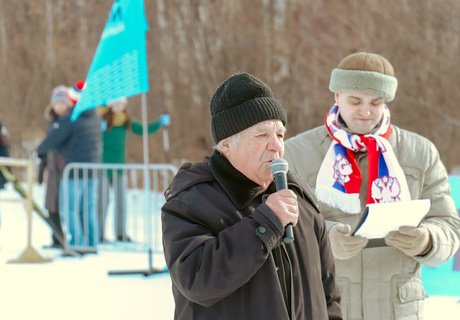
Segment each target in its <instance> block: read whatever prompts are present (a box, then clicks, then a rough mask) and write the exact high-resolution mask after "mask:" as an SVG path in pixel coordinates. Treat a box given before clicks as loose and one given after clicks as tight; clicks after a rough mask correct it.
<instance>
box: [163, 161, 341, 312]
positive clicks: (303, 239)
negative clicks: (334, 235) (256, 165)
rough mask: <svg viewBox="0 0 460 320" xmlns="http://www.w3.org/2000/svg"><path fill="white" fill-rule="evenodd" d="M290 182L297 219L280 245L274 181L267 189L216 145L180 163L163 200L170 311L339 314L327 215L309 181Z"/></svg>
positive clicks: (279, 224) (164, 243)
mask: <svg viewBox="0 0 460 320" xmlns="http://www.w3.org/2000/svg"><path fill="white" fill-rule="evenodd" d="M288 183H289V188H290V189H292V190H293V191H294V192H295V193H296V194H297V196H298V203H299V221H298V224H297V226H296V227H295V228H294V236H295V241H294V242H292V243H291V244H287V245H285V244H282V242H281V239H282V237H283V232H284V230H283V227H282V224H281V222H280V221H279V219H278V218H277V217H276V215H275V214H274V212H273V211H272V210H271V209H270V208H269V207H268V206H267V205H266V204H265V203H264V200H265V198H266V196H267V195H268V194H270V193H272V192H274V191H275V190H274V187H273V184H272V186H270V188H269V189H267V190H266V191H264V190H263V189H262V188H261V187H260V186H259V185H257V184H255V183H254V182H252V181H250V180H249V179H247V178H246V177H245V176H244V175H242V174H241V173H240V172H238V171H237V170H236V169H235V168H234V167H233V166H232V165H231V164H230V163H229V162H228V161H227V160H226V159H225V158H224V157H223V156H221V155H220V154H219V153H218V152H215V153H214V154H213V155H212V157H211V158H210V159H209V160H207V161H205V162H202V163H198V164H194V165H191V164H187V165H184V166H183V167H182V168H181V169H180V171H179V172H178V174H177V175H176V177H175V178H174V180H173V182H172V184H171V186H170V187H169V188H168V189H167V191H166V193H165V196H166V200H167V202H166V203H165V205H164V206H163V208H162V226H163V245H164V252H165V257H166V263H167V265H168V268H169V271H170V275H171V278H172V283H173V295H174V299H175V304H176V310H175V317H174V318H175V319H195V320H197V319H209V320H211V319H212V320H215V319H219V320H225V319H238V320H244V319H276V320H286V319H296V320H307V319H314V320H322V319H341V312H340V309H339V303H340V298H339V292H338V288H337V287H336V283H335V266H334V262H333V256H332V253H331V250H330V246H329V241H328V238H327V236H326V228H325V224H324V220H323V218H322V216H321V215H320V214H319V212H318V206H317V204H316V201H315V200H314V197H313V196H312V193H311V191H310V189H309V188H308V187H307V186H304V185H301V184H300V183H299V182H297V181H296V180H295V179H294V177H293V176H291V175H290V174H288ZM305 188H307V189H305Z"/></svg>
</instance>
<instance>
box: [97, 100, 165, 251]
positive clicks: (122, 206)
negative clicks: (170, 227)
mask: <svg viewBox="0 0 460 320" xmlns="http://www.w3.org/2000/svg"><path fill="white" fill-rule="evenodd" d="M127 106H128V99H127V98H125V97H122V98H119V99H115V100H112V101H109V103H108V104H107V107H100V108H98V113H99V115H100V116H101V118H102V128H103V133H102V146H103V147H102V162H103V163H112V164H122V163H126V134H127V132H128V131H131V132H132V133H134V134H135V135H139V136H140V135H142V123H140V122H138V121H133V120H131V118H130V116H129V114H128V112H127ZM169 124H170V118H169V115H168V114H162V115H161V116H160V117H159V118H158V119H157V120H155V121H153V122H151V123H149V124H148V127H147V132H148V134H153V133H155V132H157V131H158V130H159V129H160V128H161V127H163V126H168V125H169ZM110 186H111V187H112V188H113V192H114V200H115V205H114V222H115V223H114V224H115V236H116V239H117V240H118V241H130V238H129V236H128V235H127V230H126V229H127V226H126V175H125V172H124V171H122V170H117V174H113V172H112V170H108V171H107V172H105V174H102V175H101V176H100V181H99V192H98V194H99V201H98V217H99V232H100V236H101V241H102V242H103V241H105V224H106V217H107V208H108V204H109V187H110Z"/></svg>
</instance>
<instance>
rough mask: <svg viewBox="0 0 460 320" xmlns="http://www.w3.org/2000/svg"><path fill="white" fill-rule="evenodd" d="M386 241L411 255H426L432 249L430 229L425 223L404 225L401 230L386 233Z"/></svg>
mask: <svg viewBox="0 0 460 320" xmlns="http://www.w3.org/2000/svg"><path fill="white" fill-rule="evenodd" d="M385 243H386V244H387V245H389V246H393V247H395V248H397V249H399V250H401V251H402V252H404V254H406V255H408V256H409V257H414V256H424V255H426V254H427V253H428V252H430V251H431V249H432V243H431V236H430V231H428V229H427V228H426V227H425V226H423V225H421V226H420V227H408V226H402V227H400V228H399V231H391V232H389V233H388V234H387V235H386V237H385Z"/></svg>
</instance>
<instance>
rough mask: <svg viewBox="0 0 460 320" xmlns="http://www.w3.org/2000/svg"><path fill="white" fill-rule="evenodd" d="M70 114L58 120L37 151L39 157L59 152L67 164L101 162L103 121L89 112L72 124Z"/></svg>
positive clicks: (92, 111) (81, 115)
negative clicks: (55, 151) (50, 152)
mask: <svg viewBox="0 0 460 320" xmlns="http://www.w3.org/2000/svg"><path fill="white" fill-rule="evenodd" d="M70 116H71V112H69V114H67V115H65V116H62V117H60V118H58V119H57V120H56V121H55V122H54V123H53V124H52V129H51V130H50V131H49V132H48V135H47V136H46V138H45V140H44V141H43V142H42V143H41V144H40V146H39V147H38V149H37V154H38V156H39V157H44V156H45V155H46V153H47V152H48V151H50V150H57V151H58V152H59V153H60V154H62V155H63V156H64V158H65V162H66V164H67V163H71V162H100V158H101V121H100V118H99V117H98V116H97V115H96V113H95V111H94V110H88V111H85V112H83V113H82V114H80V116H79V117H78V118H77V120H75V121H74V122H72V121H71V120H70Z"/></svg>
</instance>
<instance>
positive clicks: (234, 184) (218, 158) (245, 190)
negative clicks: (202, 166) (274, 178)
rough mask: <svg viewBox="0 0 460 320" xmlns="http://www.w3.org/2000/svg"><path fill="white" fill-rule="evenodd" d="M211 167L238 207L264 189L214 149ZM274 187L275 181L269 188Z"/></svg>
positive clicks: (245, 205) (249, 201)
mask: <svg viewBox="0 0 460 320" xmlns="http://www.w3.org/2000/svg"><path fill="white" fill-rule="evenodd" d="M208 164H209V168H210V170H211V172H212V174H213V176H214V177H215V179H216V181H217V183H218V184H219V185H220V186H221V187H222V189H224V191H225V193H226V194H227V195H228V196H229V197H230V199H231V200H232V202H233V203H234V204H235V205H236V207H237V208H238V209H243V208H245V207H247V206H248V205H249V204H250V203H251V201H253V200H254V199H255V198H256V197H257V196H259V195H260V194H262V193H264V189H263V188H262V187H261V186H260V185H258V184H257V183H255V182H254V181H252V180H250V179H248V178H247V177H246V176H245V175H243V174H242V173H241V172H239V171H238V170H237V169H236V168H235V167H234V166H233V165H232V164H231V163H230V162H229V161H228V160H227V158H225V157H224V156H223V155H222V154H221V153H220V152H218V151H214V153H213V154H212V156H211V158H210V159H209V162H208ZM271 188H273V183H272V184H271V185H270V187H269V189H271Z"/></svg>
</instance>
